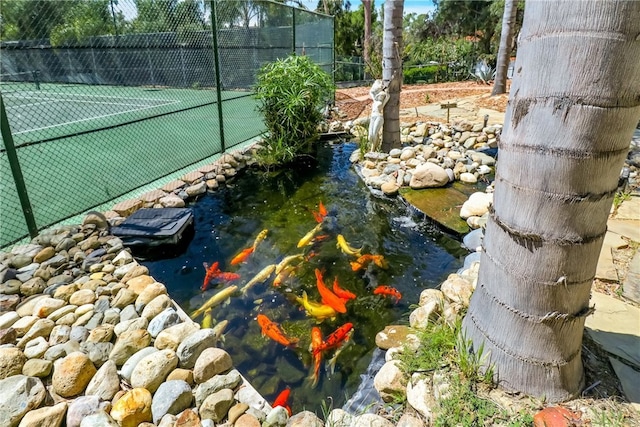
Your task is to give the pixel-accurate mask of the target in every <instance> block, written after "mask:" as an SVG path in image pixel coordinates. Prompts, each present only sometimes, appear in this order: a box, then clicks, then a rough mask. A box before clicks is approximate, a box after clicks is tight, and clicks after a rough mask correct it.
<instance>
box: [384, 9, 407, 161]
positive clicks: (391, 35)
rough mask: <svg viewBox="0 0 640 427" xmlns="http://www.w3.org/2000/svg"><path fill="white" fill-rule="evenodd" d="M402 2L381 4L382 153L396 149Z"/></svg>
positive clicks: (398, 137) (400, 84)
mask: <svg viewBox="0 0 640 427" xmlns="http://www.w3.org/2000/svg"><path fill="white" fill-rule="evenodd" d="M403 9H404V0H386V1H385V2H384V35H383V40H382V82H383V84H384V86H385V87H387V91H388V93H389V101H388V102H387V104H386V105H385V107H384V125H383V128H382V151H384V152H387V153H388V152H389V151H390V150H391V149H392V148H396V147H400V88H401V87H402V49H403V48H402V12H403Z"/></svg>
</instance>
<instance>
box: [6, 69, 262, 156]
mask: <svg viewBox="0 0 640 427" xmlns="http://www.w3.org/2000/svg"><path fill="white" fill-rule="evenodd" d="M7 87H8V89H9V90H5V88H7ZM38 88H39V89H38ZM248 95H250V94H249V93H247V92H232V91H224V92H222V99H223V101H224V100H230V99H235V98H246V97H248ZM3 99H4V102H5V108H6V109H7V115H8V118H9V123H10V125H11V131H12V133H13V135H14V140H15V143H16V145H20V144H23V143H28V142H35V141H41V140H48V139H52V138H58V137H60V136H66V135H73V134H77V133H79V132H86V131H91V130H97V129H103V128H109V127H113V126H119V125H122V124H125V123H131V122H134V121H137V120H143V119H147V118H154V117H157V116H163V115H168V114H171V113H174V112H180V111H184V110H189V109H194V108H201V107H206V106H208V105H212V104H215V103H216V102H217V99H216V92H215V90H211V89H210V90H203V89H173V88H141V87H122V86H120V87H117V86H99V85H92V86H87V85H78V84H75V85H74V84H70V85H65V84H51V83H38V84H37V86H36V83H34V82H29V83H24V82H20V83H19V84H17V85H16V86H13V85H11V83H9V84H4V85H3ZM247 102H248V105H249V104H250V103H251V102H252V101H251V100H250V99H247Z"/></svg>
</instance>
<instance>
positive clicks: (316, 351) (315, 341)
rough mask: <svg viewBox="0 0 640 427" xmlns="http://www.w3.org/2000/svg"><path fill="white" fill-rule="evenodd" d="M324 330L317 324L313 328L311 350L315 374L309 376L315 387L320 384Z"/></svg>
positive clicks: (312, 385)
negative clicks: (321, 348)
mask: <svg viewBox="0 0 640 427" xmlns="http://www.w3.org/2000/svg"><path fill="white" fill-rule="evenodd" d="M321 346H322V331H320V328H318V327H317V326H314V327H313V328H311V346H310V349H309V351H311V354H312V355H313V374H312V375H311V376H310V377H309V378H310V379H311V387H315V386H316V385H317V384H318V379H319V377H320V364H321V363H322V351H320V347H321Z"/></svg>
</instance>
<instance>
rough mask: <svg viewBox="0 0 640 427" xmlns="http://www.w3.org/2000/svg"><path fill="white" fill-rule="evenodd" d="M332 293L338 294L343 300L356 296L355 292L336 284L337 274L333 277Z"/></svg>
mask: <svg viewBox="0 0 640 427" xmlns="http://www.w3.org/2000/svg"><path fill="white" fill-rule="evenodd" d="M333 293H334V294H336V295H338V297H340V298H342V299H343V300H345V301H349V300H350V299H354V298H355V297H356V294H354V293H352V292H349V291H347V290H346V289H342V288H341V287H340V285H339V284H338V276H336V278H335V279H333Z"/></svg>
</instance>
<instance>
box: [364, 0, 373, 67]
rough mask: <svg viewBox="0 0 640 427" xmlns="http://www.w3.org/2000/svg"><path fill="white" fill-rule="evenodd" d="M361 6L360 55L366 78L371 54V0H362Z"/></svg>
mask: <svg viewBox="0 0 640 427" xmlns="http://www.w3.org/2000/svg"><path fill="white" fill-rule="evenodd" d="M362 8H363V9H364V40H363V46H362V57H363V59H364V65H365V73H364V74H365V78H367V74H368V73H367V72H366V70H367V67H368V66H369V65H370V63H369V61H371V57H370V56H371V55H370V54H369V52H370V49H371V0H362Z"/></svg>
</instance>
